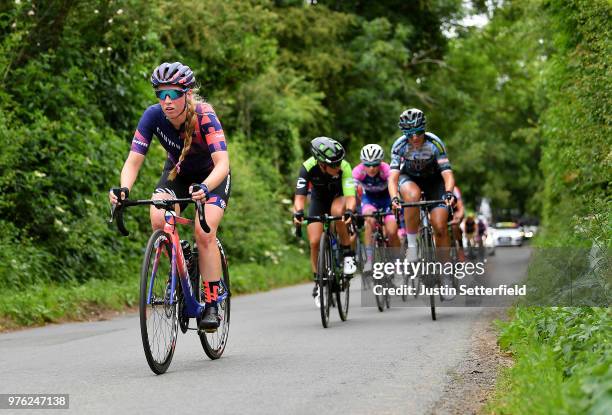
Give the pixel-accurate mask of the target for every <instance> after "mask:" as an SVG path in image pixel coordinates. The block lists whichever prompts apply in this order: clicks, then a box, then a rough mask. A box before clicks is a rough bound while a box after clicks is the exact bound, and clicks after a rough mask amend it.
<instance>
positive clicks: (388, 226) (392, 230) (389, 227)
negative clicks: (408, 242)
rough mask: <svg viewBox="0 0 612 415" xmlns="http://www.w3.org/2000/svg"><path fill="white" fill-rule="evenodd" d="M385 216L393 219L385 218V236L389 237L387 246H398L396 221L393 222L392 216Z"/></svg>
mask: <svg viewBox="0 0 612 415" xmlns="http://www.w3.org/2000/svg"><path fill="white" fill-rule="evenodd" d="M387 218H392V219H393V220H387V219H385V232H386V234H387V237H388V238H389V246H393V247H399V246H400V239H399V236H398V234H397V223H396V222H395V218H394V217H393V216H387Z"/></svg>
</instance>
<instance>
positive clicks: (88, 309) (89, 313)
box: [0, 304, 138, 333]
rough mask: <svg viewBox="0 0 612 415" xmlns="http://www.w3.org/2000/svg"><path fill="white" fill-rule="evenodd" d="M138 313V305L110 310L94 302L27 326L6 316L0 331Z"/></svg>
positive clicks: (0, 323) (0, 325)
mask: <svg viewBox="0 0 612 415" xmlns="http://www.w3.org/2000/svg"><path fill="white" fill-rule="evenodd" d="M135 313H138V306H134V307H126V308H123V309H121V310H111V309H108V308H104V307H100V306H97V305H94V304H91V305H85V306H84V307H83V310H81V312H80V313H79V315H78V316H71V317H66V318H63V319H59V320H57V321H53V322H51V323H49V322H47V323H43V324H34V325H29V326H20V325H18V324H17V323H15V322H14V321H12V320H10V319H6V318H0V333H9V332H13V331H20V330H27V329H32V328H36V327H43V326H46V325H49V324H63V323H75V322H82V321H106V320H111V319H113V318H117V317H121V316H125V315H130V314H135Z"/></svg>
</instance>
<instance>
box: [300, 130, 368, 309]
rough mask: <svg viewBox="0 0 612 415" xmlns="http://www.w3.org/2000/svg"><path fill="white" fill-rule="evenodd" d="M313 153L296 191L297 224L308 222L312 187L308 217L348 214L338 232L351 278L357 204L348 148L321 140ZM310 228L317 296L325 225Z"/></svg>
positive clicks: (314, 223)
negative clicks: (352, 231) (352, 230)
mask: <svg viewBox="0 0 612 415" xmlns="http://www.w3.org/2000/svg"><path fill="white" fill-rule="evenodd" d="M310 150H311V152H312V157H310V158H309V159H308V160H306V161H305V162H304V163H303V164H302V167H301V168H300V174H299V177H298V180H297V185H296V188H295V200H294V204H293V207H294V214H293V221H294V223H295V224H296V225H297V224H301V223H302V221H303V220H304V205H305V203H306V196H307V195H308V190H309V187H310V188H311V194H310V205H309V208H308V216H322V215H324V214H325V213H327V214H331V215H333V216H342V215H344V220H343V221H337V222H336V232H337V234H338V237H339V239H340V246H341V249H342V252H343V256H344V263H343V272H344V274H345V275H349V276H350V275H352V274H354V273H355V271H356V269H357V266H356V265H355V254H354V252H352V251H351V248H350V238H349V233H348V229H347V225H349V224H350V223H351V221H352V219H353V215H354V213H355V205H356V199H355V185H354V183H353V176H352V170H351V166H350V164H349V163H348V162H347V161H346V160H344V156H345V151H344V147H342V145H341V144H340V143H339V142H337V141H336V140H334V139H331V138H328V137H317V138H315V139H314V140H312V142H311V143H310ZM307 229H308V241H309V242H310V262H311V266H312V271H313V273H314V279H315V287H314V290H313V297H316V296H317V293H318V287H317V285H316V281H317V273H316V270H317V259H318V255H319V240H320V239H321V234H322V233H323V224H322V223H321V222H319V221H309V222H308V228H307Z"/></svg>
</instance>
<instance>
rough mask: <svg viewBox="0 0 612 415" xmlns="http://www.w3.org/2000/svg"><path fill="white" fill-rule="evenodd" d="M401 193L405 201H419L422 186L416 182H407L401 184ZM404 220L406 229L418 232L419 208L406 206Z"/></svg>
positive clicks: (412, 232) (410, 231)
mask: <svg viewBox="0 0 612 415" xmlns="http://www.w3.org/2000/svg"><path fill="white" fill-rule="evenodd" d="M400 194H401V195H402V200H403V201H404V202H418V201H419V200H421V188H420V187H419V186H418V185H417V184H416V183H414V182H406V183H404V184H402V185H401V186H400ZM404 221H405V223H406V231H407V232H408V233H409V234H413V235H414V234H416V233H417V232H418V230H419V208H416V207H413V208H404Z"/></svg>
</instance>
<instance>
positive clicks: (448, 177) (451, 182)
mask: <svg viewBox="0 0 612 415" xmlns="http://www.w3.org/2000/svg"><path fill="white" fill-rule="evenodd" d="M441 174H442V179H444V190H446V191H447V192H452V191H453V189H454V188H455V176H454V175H453V171H452V170H444V171H443V172H442V173H441ZM398 177H399V175H398Z"/></svg>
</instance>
